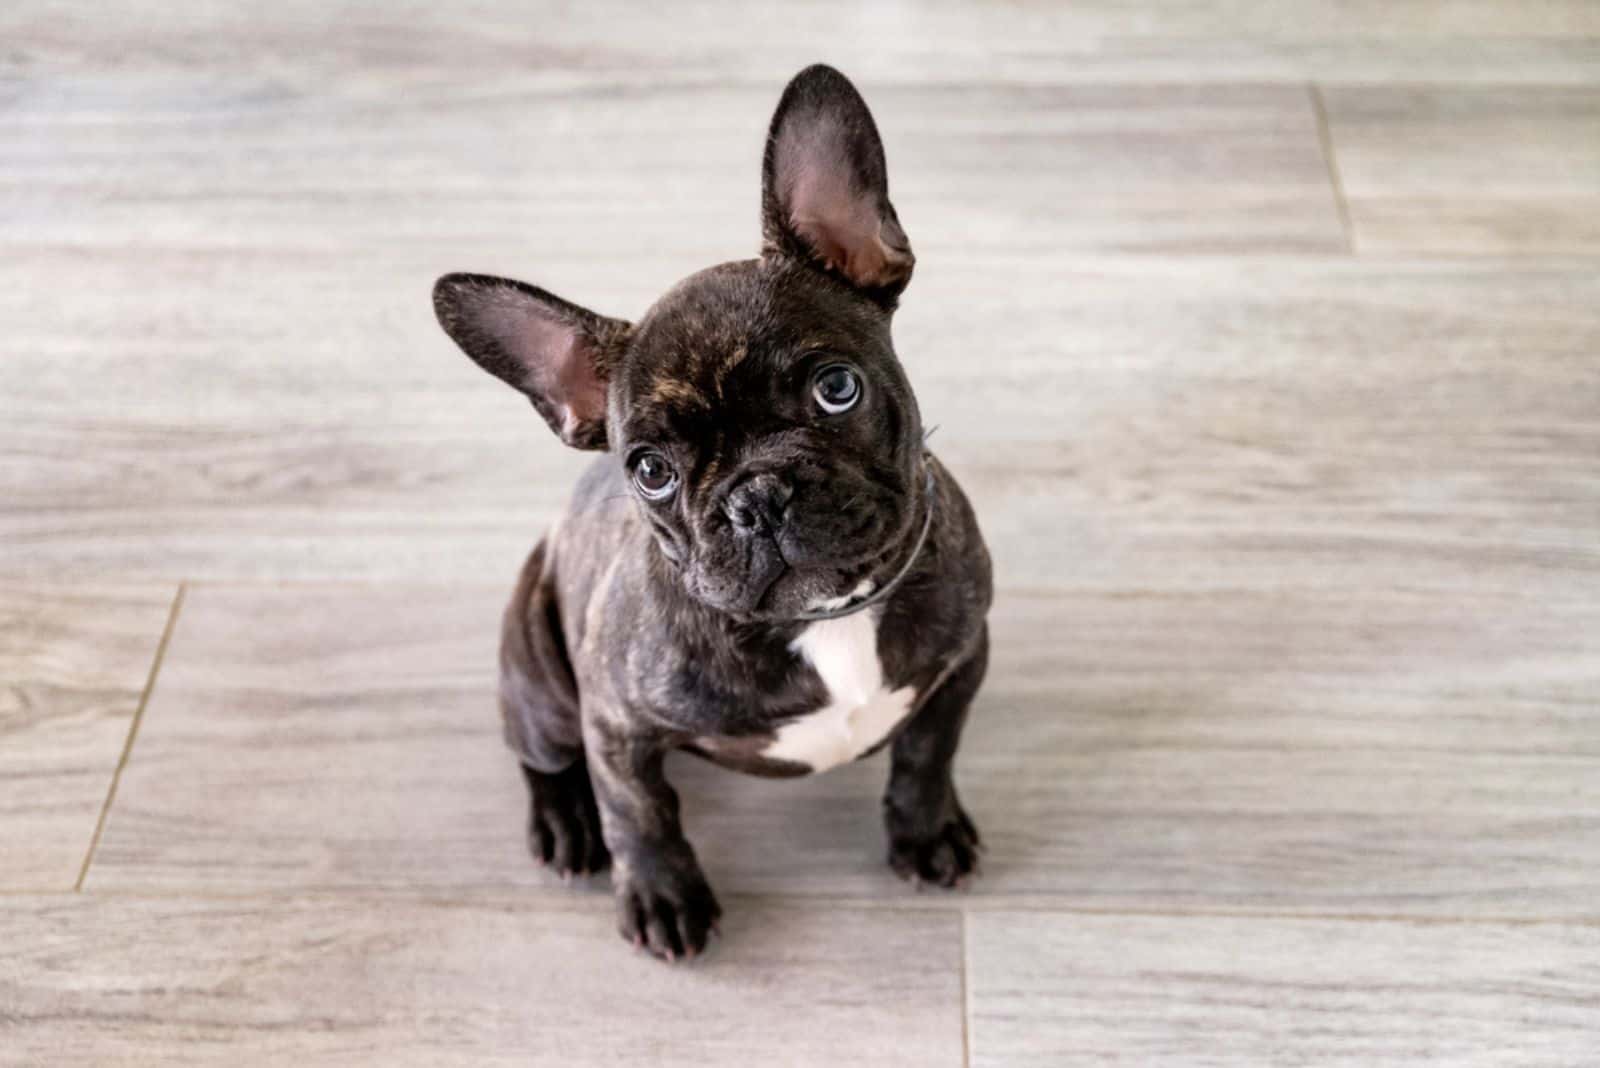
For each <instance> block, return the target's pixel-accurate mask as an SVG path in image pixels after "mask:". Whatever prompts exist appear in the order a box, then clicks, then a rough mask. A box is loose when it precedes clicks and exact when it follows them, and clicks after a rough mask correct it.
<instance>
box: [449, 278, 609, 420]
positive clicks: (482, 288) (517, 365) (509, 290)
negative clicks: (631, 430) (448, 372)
mask: <svg viewBox="0 0 1600 1068" xmlns="http://www.w3.org/2000/svg"><path fill="white" fill-rule="evenodd" d="M433 310H434V314H436V315H437V316H438V317H439V325H440V326H442V327H444V332H445V333H447V334H449V335H450V337H451V339H452V340H453V341H454V342H455V343H456V344H457V345H460V346H461V350H462V351H463V352H465V353H466V354H467V355H468V356H471V357H472V360H473V362H474V363H476V364H477V365H478V366H479V367H482V368H483V369H484V370H485V371H488V372H489V373H490V374H492V375H494V376H495V377H496V378H498V379H500V380H501V381H503V382H505V383H506V384H507V385H509V386H511V387H512V388H513V389H516V390H518V391H520V392H522V393H524V394H526V395H527V397H528V399H529V400H531V401H532V402H533V406H534V408H535V409H536V410H537V411H538V412H539V414H540V415H542V416H544V421H545V422H546V423H549V424H550V429H551V430H554V431H555V432H556V433H557V434H558V435H560V437H561V440H562V441H564V442H566V443H567V444H568V445H571V446H572V447H573V448H575V449H604V448H605V447H606V390H607V388H608V386H609V384H610V381H611V372H612V370H613V368H614V367H615V366H616V362H617V359H618V358H619V356H620V354H621V352H622V348H623V345H624V344H625V343H626V340H627V336H628V332H629V330H630V329H631V327H630V326H629V325H628V324H627V323H625V322H623V321H622V320H620V319H607V318H606V317H605V316H603V315H596V314H595V313H594V312H592V311H590V310H589V309H587V308H580V307H578V306H577V305H576V304H570V303H568V302H567V301H564V300H562V299H561V298H560V297H557V296H554V295H553V294H550V293H546V292H545V291H544V290H542V289H539V288H537V287H535V286H530V285H528V284H527V283H525V282H516V281H513V280H512V279H509V278H494V277H491V276H489V275H482V274H447V275H445V276H444V277H443V278H441V279H439V281H438V282H436V283H434V287H433Z"/></svg>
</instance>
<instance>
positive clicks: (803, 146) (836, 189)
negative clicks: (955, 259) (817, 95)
mask: <svg viewBox="0 0 1600 1068" xmlns="http://www.w3.org/2000/svg"><path fill="white" fill-rule="evenodd" d="M796 126H799V127H800V128H799V129H795V128H793V127H791V128H790V129H788V130H786V131H785V132H784V133H783V134H782V135H781V137H782V139H781V140H780V141H779V143H778V153H777V160H778V167H777V169H778V173H779V174H780V175H782V176H783V177H782V179H780V181H781V182H782V186H781V188H782V200H783V203H784V205H785V208H786V210H787V212H788V215H789V224H790V226H792V227H793V228H794V231H795V233H797V234H799V235H800V236H801V237H802V238H803V239H804V240H805V241H806V243H807V244H809V245H810V246H811V248H812V249H813V250H814V251H815V252H816V254H817V255H818V256H820V257H821V258H822V259H823V260H824V261H825V262H826V263H827V264H828V265H829V266H830V267H833V268H834V269H835V270H837V271H839V272H841V273H842V274H844V275H845V277H847V278H849V279H850V280H851V281H853V282H855V283H856V284H857V285H859V286H864V287H872V286H880V285H886V284H888V283H889V282H892V281H895V280H897V279H899V278H900V277H901V276H902V275H903V274H904V272H905V270H906V268H907V267H908V266H909V263H910V256H909V254H908V253H907V252H906V251H905V250H903V249H900V248H896V247H893V246H892V245H891V244H890V243H887V242H885V241H884V239H883V217H882V214H881V211H880V208H879V206H878V203H877V198H876V197H874V196H873V195H872V194H871V193H868V192H863V191H861V190H858V189H856V188H854V186H853V184H852V182H851V178H850V175H851V165H850V162H849V160H848V159H847V158H846V156H845V153H844V151H843V148H842V146H843V143H844V140H845V137H846V133H845V131H844V130H843V129H842V128H841V127H840V126H839V125H838V124H837V123H834V122H829V121H825V120H824V121H819V122H817V123H815V124H796Z"/></svg>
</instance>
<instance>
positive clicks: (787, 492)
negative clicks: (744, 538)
mask: <svg viewBox="0 0 1600 1068" xmlns="http://www.w3.org/2000/svg"><path fill="white" fill-rule="evenodd" d="M793 496H794V490H793V489H791V488H790V486H789V483H787V482H785V481H784V480H783V478H782V477H781V476H779V475H776V474H773V473H772V472H763V473H762V474H759V475H751V476H750V477H749V478H747V479H745V480H744V481H742V482H740V483H739V484H738V485H737V486H735V487H733V489H732V490H731V491H730V492H729V493H728V498H727V500H725V501H724V502H723V504H722V510H723V511H724V512H726V513H727V514H728V518H729V519H730V520H732V522H733V525H734V526H735V527H736V528H737V529H739V530H746V531H754V530H766V531H767V532H769V533H776V532H777V531H778V530H779V529H780V528H782V526H783V519H784V515H785V513H786V512H787V511H788V509H789V498H790V497H793Z"/></svg>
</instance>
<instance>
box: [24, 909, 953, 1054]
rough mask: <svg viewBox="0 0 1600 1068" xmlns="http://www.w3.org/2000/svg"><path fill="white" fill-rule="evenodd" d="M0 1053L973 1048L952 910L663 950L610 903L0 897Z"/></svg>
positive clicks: (777, 914)
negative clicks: (617, 920) (676, 962)
mask: <svg viewBox="0 0 1600 1068" xmlns="http://www.w3.org/2000/svg"><path fill="white" fill-rule="evenodd" d="M0 941H3V942H4V944H5V946H6V953H5V956H4V959H3V960H0V1062H4V1063H8V1064H31V1063H39V1062H41V1061H44V1062H48V1063H50V1064H64V1065H65V1064H71V1065H76V1064H84V1065H103V1064H108V1063H116V1064H125V1065H146V1064H148V1065H190V1064H216V1063H219V1062H220V1061H223V1060H227V1061H238V1060H240V1059H242V1060H244V1061H247V1062H249V1063H251V1064H289V1063H297V1064H305V1063H316V1064H328V1063H350V1064H374V1063H383V1064H398V1065H411V1064H415V1065H424V1064H426V1065H432V1064H440V1063H454V1064H462V1063H470V1064H508V1065H509V1064H517V1065H528V1064H533V1065H574V1064H584V1065H589V1064H593V1065H602V1064H644V1063H648V1064H659V1065H694V1066H696V1068H705V1066H717V1065H739V1066H743V1065H748V1064H751V1063H758V1062H759V1063H762V1064H774V1065H793V1066H795V1068H802V1066H811V1065H818V1064H847V1065H863V1066H867V1065H871V1066H877V1065H907V1066H911V1065H915V1066H919V1068H920V1066H924V1065H926V1066H951V1068H954V1066H957V1065H960V1064H961V1063H962V1052H961V1028H962V1022H961V979H960V954H961V949H960V920H959V918H958V917H955V916H944V915H928V914H920V915H919V914H915V913H908V914H901V915H895V914H889V913H884V912H880V911H866V912H862V911H856V910H851V909H848V908H801V907H762V908H750V909H745V910H741V911H740V913H739V915H737V916H732V915H730V916H729V917H728V918H727V919H726V920H725V921H724V937H723V938H722V939H720V940H719V941H718V942H717V943H716V944H715V945H714V947H713V949H712V950H711V951H710V952H709V953H708V954H707V955H706V956H705V957H703V958H701V959H700V960H698V961H696V962H694V963H693V964H688V965H684V966H682V967H676V968H669V967H665V966H663V965H662V964H660V963H659V962H657V961H655V960H653V959H650V958H648V957H645V956H643V955H640V954H636V953H635V952H634V951H632V950H631V949H630V948H629V947H627V946H626V945H625V944H624V943H623V942H622V941H621V940H620V939H618V938H617V937H616V933H615V930H614V927H613V923H612V919H611V915H610V910H609V908H602V907H584V908H581V909H576V910H571V911H566V910H549V909H542V910H535V909H530V908H526V907H514V906H507V905H488V904H474V903H471V902H464V901H438V902H430V903H405V902H397V901H373V900H363V899H361V898H337V899H313V900H298V899H295V900H255V901H232V902H222V901H211V902H206V901H195V900H188V899H167V898H145V899H140V898H110V899H107V898H100V897H96V896H94V895H84V896H80V897H75V898H36V899H28V898H20V899H19V898H11V899H7V900H4V901H0Z"/></svg>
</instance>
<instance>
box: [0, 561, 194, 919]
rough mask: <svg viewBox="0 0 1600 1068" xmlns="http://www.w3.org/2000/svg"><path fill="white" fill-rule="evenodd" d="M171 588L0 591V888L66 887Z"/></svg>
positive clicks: (78, 864) (90, 830) (146, 672)
mask: <svg viewBox="0 0 1600 1068" xmlns="http://www.w3.org/2000/svg"><path fill="white" fill-rule="evenodd" d="M175 592H176V591H175V590H173V589H171V588H161V587H137V586H136V587H98V588H97V587H84V586H76V587H58V586H49V585H42V584H41V585H20V584H17V583H0V890H7V891H9V890H30V889H31V890H70V889H72V886H73V884H74V883H75V882H76V881H77V879H78V873H79V870H80V869H81V868H82V866H83V863H84V859H85V856H86V854H87V853H88V851H89V843H90V840H91V839H92V837H93V835H94V829H95V824H96V823H97V822H98V820H99V818H100V810H101V808H102V806H103V805H104V804H105V801H106V791H107V789H108V788H109V787H110V785H111V776H112V773H113V771H114V770H115V769H116V766H117V761H118V760H119V758H120V757H121V755H122V750H123V744H124V742H125V740H126V739H127V736H128V730H129V728H130V726H131V724H132V722H133V717H134V711H135V709H136V708H137V707H138V704H139V697H140V694H141V693H142V692H143V690H144V688H145V683H146V681H147V680H148V679H149V677H150V671H151V666H152V664H153V663H154V661H155V656H156V648H157V646H158V645H159V644H160V642H161V634H162V631H163V629H164V628H165V627H166V623H167V615H168V612H169V611H170V609H171V605H172V598H173V595H174V593H175Z"/></svg>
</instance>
